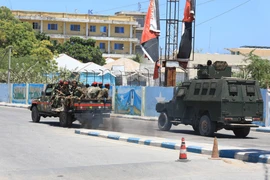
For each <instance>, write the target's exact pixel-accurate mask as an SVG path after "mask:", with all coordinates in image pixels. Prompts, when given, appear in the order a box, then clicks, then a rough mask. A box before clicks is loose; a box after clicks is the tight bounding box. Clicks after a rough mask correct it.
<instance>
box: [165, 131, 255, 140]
mask: <svg viewBox="0 0 270 180" xmlns="http://www.w3.org/2000/svg"><path fill="white" fill-rule="evenodd" d="M169 132H171V133H183V134H189V135H194V136H201V135H199V134H198V133H196V132H195V131H193V130H178V129H177V130H170V131H169ZM214 136H215V137H217V138H221V139H222V138H224V139H243V138H238V137H236V136H234V135H230V134H220V133H215V135H214ZM202 137H203V136H202ZM206 138H207V137H206ZM209 138H213V137H209ZM244 139H258V138H254V137H246V138H244Z"/></svg>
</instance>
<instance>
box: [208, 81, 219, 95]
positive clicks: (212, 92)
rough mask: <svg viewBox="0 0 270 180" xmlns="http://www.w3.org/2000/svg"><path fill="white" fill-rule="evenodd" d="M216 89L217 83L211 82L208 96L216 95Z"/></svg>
mask: <svg viewBox="0 0 270 180" xmlns="http://www.w3.org/2000/svg"><path fill="white" fill-rule="evenodd" d="M216 88H217V83H215V82H212V83H211V86H210V91H209V95H215V93H216Z"/></svg>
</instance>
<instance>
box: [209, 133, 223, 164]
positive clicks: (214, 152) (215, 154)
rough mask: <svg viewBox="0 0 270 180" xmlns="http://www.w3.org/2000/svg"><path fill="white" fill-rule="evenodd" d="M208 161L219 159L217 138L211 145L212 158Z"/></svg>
mask: <svg viewBox="0 0 270 180" xmlns="http://www.w3.org/2000/svg"><path fill="white" fill-rule="evenodd" d="M209 159H213V160H219V159H221V158H220V157H219V152H218V143H217V138H216V137H215V138H214V145H213V149H212V156H211V158H209Z"/></svg>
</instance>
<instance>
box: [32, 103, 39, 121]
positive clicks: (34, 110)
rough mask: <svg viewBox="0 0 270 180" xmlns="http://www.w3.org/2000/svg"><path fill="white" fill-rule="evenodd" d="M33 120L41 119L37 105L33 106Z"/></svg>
mask: <svg viewBox="0 0 270 180" xmlns="http://www.w3.org/2000/svg"><path fill="white" fill-rule="evenodd" d="M31 116H32V121H33V122H36V123H38V122H39V121H40V115H39V112H38V108H37V107H36V106H34V107H32V114H31Z"/></svg>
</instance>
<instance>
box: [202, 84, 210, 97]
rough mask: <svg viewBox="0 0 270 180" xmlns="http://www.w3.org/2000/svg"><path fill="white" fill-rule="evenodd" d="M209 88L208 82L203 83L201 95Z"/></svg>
mask: <svg viewBox="0 0 270 180" xmlns="http://www.w3.org/2000/svg"><path fill="white" fill-rule="evenodd" d="M208 88H209V83H203V89H202V95H206V94H207V91H208Z"/></svg>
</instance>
